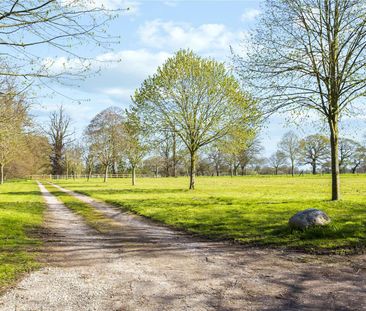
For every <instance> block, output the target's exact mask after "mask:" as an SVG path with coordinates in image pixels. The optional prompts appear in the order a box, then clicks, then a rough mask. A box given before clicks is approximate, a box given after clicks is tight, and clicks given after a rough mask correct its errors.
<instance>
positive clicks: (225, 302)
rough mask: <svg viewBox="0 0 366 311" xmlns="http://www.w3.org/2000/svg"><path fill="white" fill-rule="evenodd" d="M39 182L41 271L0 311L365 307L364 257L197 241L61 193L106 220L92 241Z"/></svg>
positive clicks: (1, 301)
mask: <svg viewBox="0 0 366 311" xmlns="http://www.w3.org/2000/svg"><path fill="white" fill-rule="evenodd" d="M39 186H40V189H41V191H42V193H43V195H44V197H45V200H46V202H47V204H48V211H47V213H46V224H47V232H48V235H47V238H46V247H45V253H44V256H43V258H44V261H45V264H46V266H45V267H44V268H42V269H41V270H39V271H36V272H32V273H30V274H29V275H28V276H26V277H25V278H24V279H23V280H22V281H21V282H19V283H18V284H17V286H15V287H14V288H12V289H9V291H8V292H6V293H5V294H4V295H3V296H2V297H0V310H17V311H19V310H78V311H79V310H108V311H109V310H149V311H151V310H159V311H160V310H174V311H175V310H366V307H365V306H366V270H365V268H366V258H365V255H359V256H348V257H342V256H313V255H304V254H297V253H289V252H284V251H283V252H282V251H278V250H268V249H255V248H243V247H240V246H231V245H229V244H227V243H218V242H207V241H202V240H199V239H196V238H192V237H190V236H189V235H185V234H182V233H178V232H175V231H173V230H170V229H167V228H165V227H162V226H158V225H156V224H154V223H152V222H150V221H147V220H145V219H142V218H140V217H138V216H135V215H131V214H130V213H127V212H121V211H120V210H118V209H116V208H113V207H112V206H110V205H108V204H105V203H101V202H96V201H94V200H92V199H91V198H89V197H87V196H84V195H79V194H76V193H73V192H69V194H72V195H75V196H77V197H78V198H79V199H80V200H82V201H84V202H87V203H89V204H91V205H92V206H94V207H95V208H97V209H99V210H101V211H103V212H104V213H105V214H106V216H108V217H110V218H111V219H114V221H115V223H116V226H113V228H115V232H113V233H111V234H107V235H102V234H99V233H98V232H97V231H95V230H94V229H92V228H90V227H88V226H87V225H86V224H85V222H84V221H83V220H82V219H81V218H80V217H79V216H77V215H75V214H73V213H72V212H71V211H70V210H69V209H67V208H66V207H65V206H64V205H63V204H62V203H60V202H59V201H58V200H57V199H56V198H55V197H54V196H53V195H51V194H50V193H49V192H48V191H47V190H46V189H45V188H44V187H43V186H42V185H41V184H40V185H39ZM61 189H62V188H61ZM63 190H65V189H63ZM117 225H118V226H117Z"/></svg>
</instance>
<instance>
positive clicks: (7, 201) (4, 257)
mask: <svg viewBox="0 0 366 311" xmlns="http://www.w3.org/2000/svg"><path fill="white" fill-rule="evenodd" d="M43 210H44V203H43V199H42V197H41V195H40V192H39V190H38V186H37V184H36V183H35V182H24V181H18V182H9V183H6V184H4V185H1V186H0V289H2V288H4V287H5V286H6V285H9V284H10V283H11V282H12V281H14V280H15V279H16V278H17V277H18V276H19V275H20V274H21V273H23V272H26V271H29V270H32V269H34V268H36V267H38V263H37V262H36V256H37V249H38V247H39V245H40V241H39V240H37V239H35V238H34V237H32V236H34V230H35V229H36V228H37V227H39V226H40V225H41V224H42V221H43V216H42V215H43ZM32 231H33V232H32Z"/></svg>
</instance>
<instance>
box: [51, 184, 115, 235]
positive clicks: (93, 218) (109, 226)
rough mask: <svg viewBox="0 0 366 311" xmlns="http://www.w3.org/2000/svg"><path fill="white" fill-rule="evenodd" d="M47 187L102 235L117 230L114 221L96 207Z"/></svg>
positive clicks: (52, 187) (54, 188)
mask: <svg viewBox="0 0 366 311" xmlns="http://www.w3.org/2000/svg"><path fill="white" fill-rule="evenodd" d="M45 187H46V188H47V190H48V191H49V192H51V193H52V194H53V195H54V196H56V197H57V198H58V199H59V200H60V201H61V202H62V203H64V204H65V206H66V207H68V208H69V209H70V210H72V211H73V212H74V213H75V214H77V215H80V216H81V217H83V219H84V220H85V222H86V223H87V224H88V225H89V226H90V227H92V228H94V229H95V230H97V231H98V232H100V233H109V232H111V231H112V230H113V229H115V228H116V226H117V225H116V224H115V222H114V221H113V220H111V219H109V218H108V217H106V216H105V215H104V214H103V213H102V212H100V211H98V210H96V209H95V208H94V207H92V206H90V205H89V204H87V203H84V202H82V201H80V200H78V199H77V198H75V197H73V196H72V195H69V194H67V193H65V192H62V191H61V190H59V189H57V188H56V187H54V186H52V185H50V184H46V183H45Z"/></svg>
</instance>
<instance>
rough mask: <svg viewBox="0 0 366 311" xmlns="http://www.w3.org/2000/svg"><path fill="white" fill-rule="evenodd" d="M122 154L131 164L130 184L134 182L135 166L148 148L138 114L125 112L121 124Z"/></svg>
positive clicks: (133, 184)
mask: <svg viewBox="0 0 366 311" xmlns="http://www.w3.org/2000/svg"><path fill="white" fill-rule="evenodd" d="M123 135H124V136H123V141H124V146H125V148H124V154H125V156H126V158H127V160H128V162H129V164H130V166H131V173H132V186H135V184H136V167H137V165H138V164H139V163H140V162H141V160H142V158H143V157H144V156H145V154H146V152H147V150H148V144H147V143H146V141H145V139H144V136H145V131H144V128H143V125H142V124H141V122H140V120H139V118H138V116H137V115H136V113H134V112H127V120H126V122H125V123H124V126H123Z"/></svg>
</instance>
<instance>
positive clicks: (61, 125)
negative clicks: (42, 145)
mask: <svg viewBox="0 0 366 311" xmlns="http://www.w3.org/2000/svg"><path fill="white" fill-rule="evenodd" d="M70 122H71V118H70V116H69V115H68V114H66V113H65V111H64V108H63V107H62V106H60V107H59V109H58V110H57V111H54V112H52V113H51V114H50V120H49V124H48V129H47V130H46V133H47V135H48V137H49V140H50V143H51V147H52V153H51V156H50V157H51V165H52V174H53V175H62V174H63V173H64V160H65V150H66V145H67V144H69V143H70V142H71V136H72V135H73V133H72V132H71V131H70Z"/></svg>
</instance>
